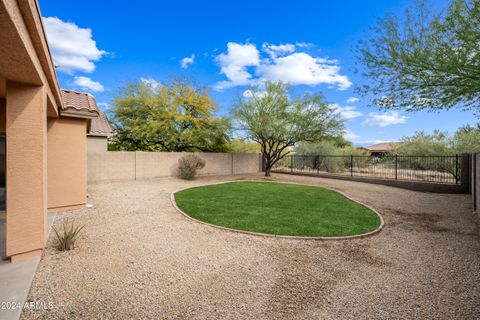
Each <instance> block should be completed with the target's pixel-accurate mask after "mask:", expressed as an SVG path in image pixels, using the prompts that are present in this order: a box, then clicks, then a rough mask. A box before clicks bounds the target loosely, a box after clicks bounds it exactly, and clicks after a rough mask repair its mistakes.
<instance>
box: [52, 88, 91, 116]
mask: <svg viewBox="0 0 480 320" xmlns="http://www.w3.org/2000/svg"><path fill="white" fill-rule="evenodd" d="M61 93H62V99H63V109H67V108H74V109H76V110H81V109H86V110H88V111H96V112H99V109H98V107H97V103H96V102H95V99H94V98H93V97H92V96H91V95H89V94H88V93H85V92H77V91H73V90H63V89H62V90H61Z"/></svg>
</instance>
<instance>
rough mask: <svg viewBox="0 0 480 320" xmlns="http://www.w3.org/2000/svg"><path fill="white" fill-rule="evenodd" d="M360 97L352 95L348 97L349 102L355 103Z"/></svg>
mask: <svg viewBox="0 0 480 320" xmlns="http://www.w3.org/2000/svg"><path fill="white" fill-rule="evenodd" d="M359 100H360V99H358V98H357V97H350V98H348V99H347V103H355V102H358V101H359Z"/></svg>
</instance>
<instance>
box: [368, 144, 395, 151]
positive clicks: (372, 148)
mask: <svg viewBox="0 0 480 320" xmlns="http://www.w3.org/2000/svg"><path fill="white" fill-rule="evenodd" d="M400 144H401V142H382V143H377V144H374V145H371V146H370V147H366V148H365V149H367V150H368V151H370V152H390V151H392V150H393V149H395V148H396V147H398V146H399V145H400Z"/></svg>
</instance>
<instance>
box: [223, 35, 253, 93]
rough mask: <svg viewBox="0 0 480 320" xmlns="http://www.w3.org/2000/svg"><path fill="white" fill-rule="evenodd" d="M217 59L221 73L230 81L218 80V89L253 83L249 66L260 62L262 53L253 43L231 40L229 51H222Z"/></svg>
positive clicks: (228, 46) (228, 45)
mask: <svg viewBox="0 0 480 320" xmlns="http://www.w3.org/2000/svg"><path fill="white" fill-rule="evenodd" d="M217 61H218V63H219V65H220V68H221V70H220V73H223V74H224V75H225V76H226V77H227V79H228V81H220V82H218V83H217V85H216V86H215V88H216V89H218V90H222V89H225V88H229V87H234V86H241V85H250V84H252V75H251V74H250V73H249V72H248V70H247V67H250V66H258V65H259V64H260V53H259V52H258V50H257V48H256V47H255V46H254V45H253V44H250V43H246V44H240V43H235V42H229V43H228V44H227V53H226V54H225V53H221V54H220V55H219V56H218V57H217Z"/></svg>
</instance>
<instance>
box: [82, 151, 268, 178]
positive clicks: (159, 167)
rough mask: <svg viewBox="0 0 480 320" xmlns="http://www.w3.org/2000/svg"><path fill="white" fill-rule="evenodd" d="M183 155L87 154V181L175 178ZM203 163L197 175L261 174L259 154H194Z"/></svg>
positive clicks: (183, 153) (143, 153)
mask: <svg viewBox="0 0 480 320" xmlns="http://www.w3.org/2000/svg"><path fill="white" fill-rule="evenodd" d="M187 154H188V153H186V152H141V151H137V152H123V151H110V152H89V153H88V154H87V179H88V182H97V181H109V180H135V179H149V178H156V177H173V176H178V160H179V159H180V158H181V157H183V156H185V155H187ZM195 154H196V155H197V156H199V157H200V158H202V159H204V160H205V167H204V168H203V169H202V170H200V171H199V175H200V176H208V175H230V174H248V173H257V172H260V171H261V157H260V155H259V154H246V153H245V154H242V153H200V152H199V153H195Z"/></svg>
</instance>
